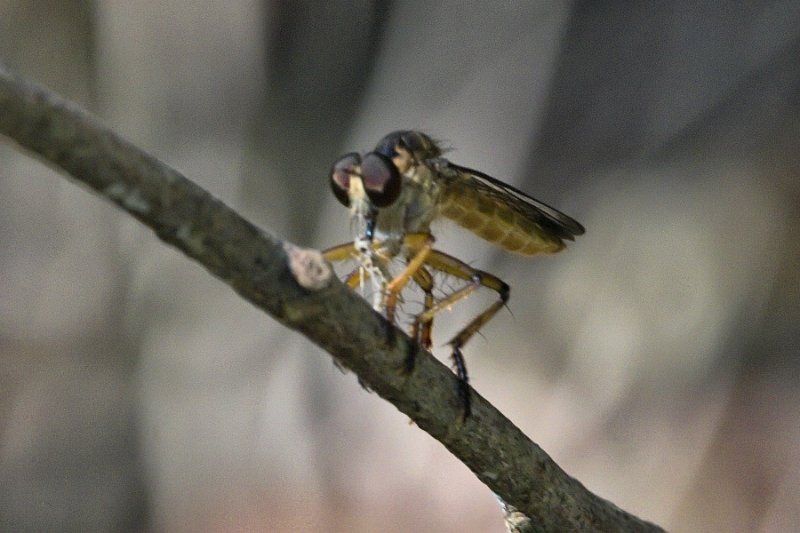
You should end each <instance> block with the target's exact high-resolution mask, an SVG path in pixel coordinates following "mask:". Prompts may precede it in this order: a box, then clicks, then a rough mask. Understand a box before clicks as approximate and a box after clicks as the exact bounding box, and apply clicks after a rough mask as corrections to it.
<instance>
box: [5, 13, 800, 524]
mask: <svg viewBox="0 0 800 533" xmlns="http://www.w3.org/2000/svg"><path fill="white" fill-rule="evenodd" d="M0 61H2V62H4V63H5V64H6V65H8V66H9V67H11V68H13V69H15V70H17V71H18V72H20V73H22V74H23V75H25V76H27V77H29V78H31V79H33V80H35V81H38V82H40V83H43V84H45V85H47V86H49V87H51V88H52V89H54V90H56V91H58V92H59V93H61V94H62V95H64V96H66V97H68V98H71V99H73V100H75V101H77V102H79V103H80V104H81V105H83V106H85V107H87V108H88V109H90V110H91V111H92V112H94V113H95V114H97V115H98V116H99V117H101V119H102V120H103V121H104V122H105V123H107V124H108V125H110V126H111V127H112V128H113V129H114V130H116V131H117V132H118V133H120V134H121V135H123V136H125V137H126V138H128V139H130V140H131V141H133V142H134V143H136V144H137V145H139V146H140V147H142V148H144V149H146V150H148V151H150V152H151V153H153V154H155V155H157V156H158V157H160V158H162V159H163V160H164V161H166V162H167V163H169V164H170V165H172V166H174V167H176V168H178V169H179V170H181V171H182V172H183V173H184V174H186V175H187V176H188V177H190V178H191V179H193V180H194V181H196V182H198V183H200V184H201V185H202V186H204V187H205V188H207V189H208V190H210V191H211V192H212V193H213V194H215V195H216V196H218V197H220V198H222V199H223V200H224V201H225V202H227V203H228V204H229V205H232V206H234V207H235V208H236V209H237V210H239V211H240V212H241V213H242V214H244V215H245V216H246V217H248V218H249V219H251V220H253V221H254V222H256V223H257V224H258V225H260V226H262V227H264V228H265V229H267V230H268V231H270V232H273V233H275V234H277V235H278V236H281V237H284V238H288V239H290V240H292V241H293V242H295V243H298V244H302V245H306V246H314V247H318V248H323V247H326V246H329V245H332V244H335V243H339V242H343V241H345V240H347V238H348V234H349V232H348V222H347V213H346V211H345V210H344V209H342V208H341V207H340V206H339V205H338V204H337V203H336V202H335V200H334V199H333V197H332V195H331V194H330V193H329V189H328V185H327V183H326V176H327V171H328V168H329V165H330V164H331V162H332V161H333V160H334V159H335V158H336V157H337V156H338V155H340V154H341V153H344V152H348V151H353V150H367V149H369V148H370V147H371V146H372V145H373V144H374V143H375V142H376V141H377V140H378V139H379V138H380V137H381V136H382V135H384V134H385V133H388V132H389V131H391V130H394V129H399V128H421V129H424V130H425V131H427V132H429V133H431V134H432V135H434V136H436V137H438V138H441V139H444V140H445V141H446V143H447V144H448V145H449V146H452V147H453V151H452V152H450V153H449V156H450V157H451V158H452V159H453V160H454V161H456V162H458V163H459V164H462V165H465V166H471V167H474V168H478V169H481V170H484V171H486V172H487V173H489V174H492V175H494V176H496V177H498V178H500V179H503V180H505V181H507V182H509V183H513V184H515V185H517V186H518V187H520V188H522V189H524V190H526V191H529V192H530V193H531V194H533V195H534V196H536V197H538V198H540V199H542V200H544V201H546V202H547V203H550V204H552V205H554V206H556V207H558V208H559V209H562V210H564V211H565V212H567V213H569V214H571V215H573V216H575V218H577V219H578V220H580V221H581V222H582V223H584V225H585V226H586V227H587V234H586V235H585V236H583V237H581V238H580V239H579V240H578V241H577V242H576V243H575V244H574V246H572V247H571V248H570V249H569V250H568V251H567V252H565V253H562V254H559V255H557V256H554V257H547V258H537V259H526V258H519V257H514V256H511V255H508V254H504V253H503V252H501V251H498V250H496V249H494V248H492V247H491V246H490V245H487V244H485V243H483V242H481V241H479V240H478V239H476V238H474V237H472V236H471V235H470V234H469V233H467V232H464V231H462V230H460V229H458V228H455V227H453V226H450V225H448V224H442V225H441V227H440V228H437V237H438V241H439V244H440V246H441V248H442V249H443V250H445V251H447V252H450V253H452V254H454V255H457V256H458V257H460V258H462V259H464V260H467V261H470V262H471V263H472V264H475V265H476V266H478V267H479V268H483V269H486V270H490V271H491V272H493V273H496V274H497V275H499V276H500V277H502V278H503V279H505V280H506V281H508V283H509V284H510V285H511V286H512V299H511V302H510V311H511V312H510V313H508V312H503V313H501V314H500V315H498V317H497V318H495V320H494V321H493V322H492V323H491V324H490V325H489V326H488V327H486V328H485V330H484V338H476V339H475V340H474V341H472V342H471V343H470V345H468V347H467V349H466V357H467V362H468V365H469V369H470V371H471V374H472V383H473V385H474V386H475V387H476V388H477V389H478V391H480V392H481V394H483V395H484V396H486V397H487V398H488V399H489V400H490V401H492V402H493V403H494V404H495V405H496V406H497V407H499V408H500V409H501V410H502V411H503V412H505V413H506V414H507V415H508V416H509V417H510V418H511V419H512V420H514V421H515V423H517V424H518V425H519V426H520V427H521V428H522V429H523V430H524V431H525V432H526V433H527V434H528V435H530V436H531V438H533V439H534V440H535V441H536V442H537V443H539V444H540V445H541V446H542V447H543V448H544V449H545V450H547V451H548V452H549V453H550V454H551V455H552V456H553V457H554V458H555V459H556V461H558V462H559V464H561V465H562V466H563V467H564V468H565V469H566V470H567V472H569V473H570V474H571V475H573V476H575V477H577V478H578V479H580V480H581V481H582V482H583V483H584V484H585V485H587V486H588V488H590V489H591V490H593V491H595V492H596V493H598V494H600V495H602V496H603V497H605V498H608V499H610V500H612V501H613V502H615V503H616V504H618V505H619V506H621V507H623V508H625V509H627V510H629V511H632V512H634V513H636V514H638V515H640V516H642V517H644V518H647V519H650V520H653V521H656V522H658V523H659V524H661V525H663V526H664V527H666V528H668V529H670V530H674V531H686V532H695V531H726V532H782V531H797V530H798V529H800V503H799V502H800V466H798V465H800V327H798V320H800V268H798V267H799V266H800V240H798V238H797V235H798V229H800V224H798V221H799V217H800V201H799V200H800V180H798V172H800V150H799V149H798V148H800V147H799V146H798V144H799V139H800V4H798V3H797V2H792V1H790V0H786V1H766V0H762V1H756V2H749V3H748V4H747V7H742V6H738V7H736V6H734V5H733V4H728V3H722V2H715V1H711V0H708V1H688V0H684V1H675V2H669V3H658V4H650V3H647V4H633V3H628V2H616V3H614V2H590V1H588V0H587V1H575V2H566V1H564V2H562V1H552V2H526V3H522V2H521V3H493V2H492V3H485V4H483V3H478V2H442V3H432V2H431V3H417V2H404V1H395V2H389V1H380V2H367V1H362V2H358V1H350V2H331V3H326V2H319V3H312V2H305V1H303V2H268V1H264V2H257V1H251V2H245V1H241V2H221V1H220V2H211V1H197V0H193V1H188V0H182V1H165V2H155V1H149V0H141V1H134V2H124V1H100V2H78V1H69V0H59V1H54V0H51V1H40V2H28V1H23V0H16V1H15V0H3V1H0ZM482 303H483V304H485V300H481V299H480V298H475V300H474V301H472V302H467V303H465V304H464V305H462V306H459V307H457V308H456V309H454V310H453V312H452V313H451V314H450V315H449V316H447V317H444V318H443V319H442V320H441V321H440V322H439V323H438V324H437V330H436V331H435V335H436V337H435V340H436V339H439V340H440V341H444V340H445V339H446V338H448V337H447V335H448V333H451V332H452V331H454V330H455V328H457V327H458V326H459V325H460V324H464V323H465V321H466V320H467V319H468V318H469V317H470V316H471V314H474V313H475V312H477V310H478V309H479V306H480V305H481V304H482ZM437 354H438V355H439V356H441V357H442V358H443V359H446V357H447V352H446V350H444V349H437ZM0 530H4V531H46V530H50V531H53V530H59V531H258V530H261V531H306V530H322V531H332V532H334V531H342V532H344V531H502V530H503V525H502V516H501V514H500V511H499V507H498V504H497V502H496V501H495V499H494V497H493V495H492V494H491V493H490V492H489V491H488V489H486V487H485V486H483V485H482V484H481V483H480V482H478V481H477V480H476V479H475V478H474V476H472V475H471V473H470V472H469V471H468V470H467V469H466V467H464V466H463V465H462V464H460V463H459V462H458V461H456V460H455V459H454V458H453V457H452V456H450V455H449V453H448V452H446V451H445V450H444V448H443V447H442V446H441V445H440V444H438V443H437V442H436V441H434V440H432V439H431V438H430V437H428V436H427V435H426V434H424V433H423V432H422V431H420V430H419V429H418V428H416V427H414V426H413V425H410V424H409V423H408V420H407V418H406V417H405V416H403V415H402V414H400V413H398V412H397V411H396V410H395V409H394V408H393V407H391V406H390V405H388V404H386V403H385V402H383V401H382V400H380V399H379V398H377V397H376V396H375V395H372V394H369V393H367V392H366V391H364V390H362V389H361V388H360V387H359V386H358V385H357V382H356V379H355V377H354V376H353V375H347V374H342V373H341V372H340V371H339V370H337V369H336V368H335V367H334V365H333V364H332V362H331V359H330V357H329V356H327V355H326V354H325V353H323V352H321V351H320V350H319V349H318V348H316V347H315V346H313V345H312V344H310V343H309V342H308V341H306V340H305V339H304V338H302V337H301V336H300V335H298V334H297V333H294V332H292V331H289V330H287V329H285V328H284V327H282V326H280V325H278V324H277V323H276V322H274V321H273V320H272V319H270V318H269V317H267V316H265V315H263V314H262V313H260V312H258V311H256V310H255V309H254V308H253V307H252V306H250V305H249V304H247V303H246V302H244V301H242V300H241V299H239V298H238V297H237V296H236V295H235V294H234V293H233V291H231V290H230V289H229V288H228V287H227V286H225V285H224V284H223V283H221V282H220V281H218V280H216V279H214V278H213V277H211V276H210V275H209V274H208V273H206V272H205V271H204V270H203V269H202V268H200V267H198V266H197V265H196V264H193V263H192V262H191V261H190V260H188V259H187V258H185V257H183V256H182V255H180V254H179V253H178V252H176V251H174V250H172V249H170V248H167V247H166V246H164V245H163V244H162V243H161V242H160V241H158V240H157V239H156V238H155V236H154V235H152V233H151V232H149V231H148V230H146V229H144V228H143V227H141V226H140V225H139V224H138V223H136V222H135V221H133V220H132V219H130V218H129V217H128V216H126V215H124V214H123V213H121V212H120V211H118V210H117V209H116V208H114V207H113V206H111V205H109V204H107V203H106V202H104V201H102V200H100V199H98V198H96V197H95V196H93V195H92V194H91V193H89V192H87V190H85V189H84V188H82V187H80V186H77V185H75V184H74V183H71V182H69V181H67V180H65V179H63V178H62V177H60V176H58V175H57V174H55V173H54V172H53V171H52V170H50V169H48V168H47V167H46V166H44V165H42V164H41V163H40V162H38V161H36V160H34V159H32V158H30V157H29V156H27V155H26V154H24V153H21V152H19V151H18V150H17V149H16V148H15V147H14V146H13V145H11V144H10V143H7V142H3V143H0Z"/></svg>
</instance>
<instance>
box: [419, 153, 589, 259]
mask: <svg viewBox="0 0 800 533" xmlns="http://www.w3.org/2000/svg"><path fill="white" fill-rule="evenodd" d="M433 166H434V168H435V169H436V174H437V175H438V177H439V179H440V180H441V183H442V186H443V190H444V194H443V198H442V205H441V206H440V212H441V214H442V215H444V216H446V217H448V218H450V219H452V220H453V221H455V222H456V223H458V224H460V225H462V226H464V227H465V228H467V229H469V230H470V231H472V232H474V233H475V234H477V235H478V236H480V237H482V238H484V239H486V240H488V241H489V242H492V243H495V244H497V245H499V246H501V247H503V248H505V249H506V250H509V251H513V252H517V253H521V254H523V255H534V254H537V253H554V252H557V251H559V250H561V249H563V248H564V242H563V241H564V240H570V241H571V240H574V238H575V237H576V236H578V235H582V234H583V233H584V232H585V231H586V230H585V229H584V227H583V226H582V225H581V224H580V223H579V222H578V221H576V220H575V219H573V218H572V217H569V216H567V215H565V214H564V213H562V212H561V211H559V210H557V209H555V208H553V207H550V206H549V205H547V204H545V203H544V202H541V201H539V200H537V199H535V198H532V197H530V196H528V195H527V194H525V193H524V192H522V191H520V190H519V189H517V188H516V187H513V186H511V185H508V184H507V183H503V182H502V181H500V180H498V179H496V178H493V177H491V176H488V175H486V174H484V173H483V172H479V171H477V170H472V169H469V168H466V167H461V166H458V165H454V164H452V163H450V162H449V161H446V160H443V159H439V160H437V161H436V162H435V163H433Z"/></svg>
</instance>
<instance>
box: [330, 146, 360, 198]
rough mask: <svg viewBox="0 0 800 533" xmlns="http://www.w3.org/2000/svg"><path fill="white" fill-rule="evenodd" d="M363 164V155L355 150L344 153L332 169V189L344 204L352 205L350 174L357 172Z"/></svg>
mask: <svg viewBox="0 0 800 533" xmlns="http://www.w3.org/2000/svg"><path fill="white" fill-rule="evenodd" d="M360 164H361V156H360V155H358V154H357V153H355V152H353V153H350V154H347V155H343V156H342V157H340V158H339V160H338V161H336V163H334V164H333V168H332V169H331V189H332V190H333V195H334V196H335V197H336V199H337V200H339V202H341V203H342V205H345V206H347V207H349V206H350V195H349V194H348V193H349V191H350V176H351V175H352V174H355V173H356V169H357V167H358V166H359V165H360Z"/></svg>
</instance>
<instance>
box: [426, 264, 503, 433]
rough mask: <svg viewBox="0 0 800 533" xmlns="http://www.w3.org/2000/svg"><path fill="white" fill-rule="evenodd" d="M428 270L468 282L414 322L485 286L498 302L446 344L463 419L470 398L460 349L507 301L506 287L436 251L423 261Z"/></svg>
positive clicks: (480, 271) (487, 275)
mask: <svg viewBox="0 0 800 533" xmlns="http://www.w3.org/2000/svg"><path fill="white" fill-rule="evenodd" d="M425 264H426V265H428V266H429V267H431V268H433V269H435V270H439V271H441V272H444V273H446V274H450V275H452V276H455V277H457V278H460V279H463V280H466V281H468V282H470V284H469V285H467V286H466V287H464V288H462V289H459V290H457V291H456V292H454V293H452V294H450V295H449V296H447V297H446V298H443V299H442V300H440V301H439V302H437V303H436V304H435V305H433V306H432V307H430V308H429V309H428V310H426V311H424V312H422V313H421V314H420V315H419V317H417V320H419V321H420V322H421V323H423V324H424V323H425V322H426V321H431V320H433V316H434V315H435V314H436V313H438V312H439V311H441V310H442V309H446V308H448V307H450V306H452V305H453V304H454V303H456V302H458V301H460V300H463V299H464V298H466V297H467V296H469V295H470V294H472V293H473V292H475V290H477V289H478V288H479V287H486V288H489V289H492V290H493V291H496V292H497V294H498V295H499V299H498V300H497V301H496V302H494V303H493V304H492V305H490V306H489V307H488V308H486V309H485V310H484V311H483V312H482V313H480V314H479V315H478V316H476V317H475V318H473V319H472V321H471V322H470V323H469V324H467V325H466V327H464V329H462V330H461V331H459V332H458V333H457V334H456V336H455V337H453V338H452V339H451V340H450V342H448V343H447V344H449V345H450V347H451V348H452V350H453V352H452V359H453V365H454V367H455V370H456V374H457V375H458V379H459V382H460V383H461V385H460V386H459V396H460V397H461V400H462V403H463V404H464V418H466V417H468V416H469V415H470V410H471V406H470V398H469V386H468V383H469V376H468V375H467V367H466V364H465V363H464V356H463V355H462V353H461V348H462V347H463V346H464V345H465V344H466V343H467V341H469V339H470V338H472V336H473V335H474V334H475V333H477V332H478V330H480V329H481V327H482V326H483V325H484V324H486V323H487V322H489V320H491V319H492V317H493V316H494V315H495V314H496V313H497V312H498V311H499V310H500V309H501V308H502V307H503V306H504V305H505V304H506V302H508V297H509V294H510V287H509V286H508V285H507V284H506V283H505V282H504V281H502V280H501V279H500V278H498V277H497V276H494V275H492V274H489V273H488V272H484V271H482V270H478V269H476V268H472V267H471V266H469V265H468V264H466V263H464V262H463V261H461V260H459V259H456V258H455V257H452V256H450V255H447V254H445V253H443V252H440V251H438V250H432V251H431V253H430V254H428V257H427V259H426V261H425Z"/></svg>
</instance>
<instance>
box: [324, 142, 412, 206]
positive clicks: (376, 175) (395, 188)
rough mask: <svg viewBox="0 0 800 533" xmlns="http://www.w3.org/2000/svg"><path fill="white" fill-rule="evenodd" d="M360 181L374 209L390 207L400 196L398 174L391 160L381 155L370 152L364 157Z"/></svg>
mask: <svg viewBox="0 0 800 533" xmlns="http://www.w3.org/2000/svg"><path fill="white" fill-rule="evenodd" d="M334 168H335V167H334ZM361 179H362V180H363V181H364V190H365V192H366V193H367V196H369V199H370V202H372V205H374V206H375V207H387V206H389V205H392V204H393V203H394V202H395V200H397V197H398V196H400V187H401V184H402V181H401V180H402V178H401V177H400V173H399V172H398V171H397V167H395V166H394V163H392V160H391V159H389V158H388V157H386V156H385V155H383V154H381V153H378V152H370V153H368V154H367V155H365V156H364V160H363V161H361Z"/></svg>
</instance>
